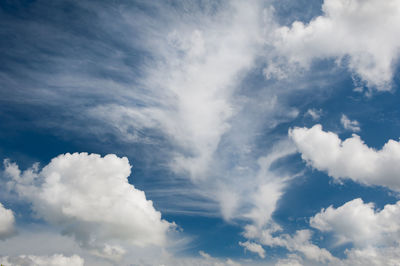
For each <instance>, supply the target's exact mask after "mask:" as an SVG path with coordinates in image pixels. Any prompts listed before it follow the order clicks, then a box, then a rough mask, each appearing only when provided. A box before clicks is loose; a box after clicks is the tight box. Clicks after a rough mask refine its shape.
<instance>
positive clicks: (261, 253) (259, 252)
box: [239, 241, 265, 258]
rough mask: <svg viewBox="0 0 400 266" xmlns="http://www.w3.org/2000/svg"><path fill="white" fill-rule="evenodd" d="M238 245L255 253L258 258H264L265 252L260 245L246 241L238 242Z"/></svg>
mask: <svg viewBox="0 0 400 266" xmlns="http://www.w3.org/2000/svg"><path fill="white" fill-rule="evenodd" d="M239 245H240V246H242V247H244V249H245V250H248V251H250V252H254V253H256V254H257V255H258V256H260V258H265V250H264V249H263V247H262V246H261V245H260V244H257V243H254V242H250V241H246V242H239Z"/></svg>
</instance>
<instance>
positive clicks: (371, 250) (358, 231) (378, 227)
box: [310, 198, 400, 265]
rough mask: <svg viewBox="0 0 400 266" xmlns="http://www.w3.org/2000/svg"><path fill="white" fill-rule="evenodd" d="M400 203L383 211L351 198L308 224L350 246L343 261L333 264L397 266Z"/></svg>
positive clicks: (399, 259) (399, 246)
mask: <svg viewBox="0 0 400 266" xmlns="http://www.w3.org/2000/svg"><path fill="white" fill-rule="evenodd" d="M399 219H400V201H399V202H397V203H396V204H387V205H385V206H384V208H383V209H382V210H378V209H376V208H375V206H374V204H372V203H364V202H363V201H362V200H361V199H359V198H358V199H354V200H352V201H349V202H347V203H345V204H344V205H342V206H340V207H338V208H334V207H332V206H330V207H328V208H326V209H322V210H321V212H319V213H318V214H316V215H315V216H314V217H312V218H311V219H310V225H311V226H312V227H314V228H316V229H318V230H320V231H322V232H328V233H331V234H333V236H334V237H335V238H336V245H340V244H344V243H350V244H352V246H353V248H351V249H349V250H348V249H347V250H346V251H345V254H346V258H345V259H342V260H341V261H336V263H335V264H333V265H398V264H399V263H400V255H399V254H400V242H399V239H400V225H399V223H398V221H399Z"/></svg>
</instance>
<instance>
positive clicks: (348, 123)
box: [340, 114, 361, 132]
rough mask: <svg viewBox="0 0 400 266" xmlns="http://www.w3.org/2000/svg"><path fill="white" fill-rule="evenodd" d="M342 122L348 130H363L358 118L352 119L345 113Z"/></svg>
mask: <svg viewBox="0 0 400 266" xmlns="http://www.w3.org/2000/svg"><path fill="white" fill-rule="evenodd" d="M340 123H342V126H343V127H344V128H345V129H347V130H351V131H354V132H358V131H360V130H361V129H360V123H359V122H358V121H357V120H350V119H349V118H348V117H347V115H345V114H342V117H341V118H340Z"/></svg>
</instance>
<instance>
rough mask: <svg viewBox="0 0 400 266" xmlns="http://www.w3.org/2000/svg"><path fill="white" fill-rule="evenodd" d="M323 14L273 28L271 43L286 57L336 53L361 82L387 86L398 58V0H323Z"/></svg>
mask: <svg viewBox="0 0 400 266" xmlns="http://www.w3.org/2000/svg"><path fill="white" fill-rule="evenodd" d="M322 11H323V14H322V15H321V16H318V17H316V18H314V19H313V20H311V21H310V22H309V23H308V24H304V23H302V22H300V21H295V22H294V23H293V24H292V25H291V27H281V28H279V29H278V30H277V31H276V38H277V40H276V42H275V47H276V48H277V49H278V50H279V51H280V53H281V54H283V55H284V56H286V57H287V58H288V59H289V60H290V61H291V62H296V63H299V64H300V65H302V66H308V64H309V63H310V61H311V60H312V59H315V58H321V59H323V58H338V59H339V60H338V61H339V63H340V62H343V61H344V62H346V64H347V65H348V67H349V69H350V70H351V71H353V72H354V73H355V74H356V75H358V76H359V77H360V78H361V79H362V80H363V81H365V82H366V84H367V86H368V87H370V88H372V87H375V88H377V89H378V90H389V89H390V88H391V81H392V78H393V71H394V68H395V65H396V63H397V60H398V56H399V51H400V41H399V39H398V38H397V36H398V35H399V34H400V1H399V0H388V1H384V2H382V1H380V0H325V1H324V3H323V5H322Z"/></svg>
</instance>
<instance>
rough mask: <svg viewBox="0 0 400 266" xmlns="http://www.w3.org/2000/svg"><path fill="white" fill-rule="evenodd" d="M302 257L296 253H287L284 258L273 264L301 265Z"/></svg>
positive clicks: (278, 265) (280, 265)
mask: <svg viewBox="0 0 400 266" xmlns="http://www.w3.org/2000/svg"><path fill="white" fill-rule="evenodd" d="M301 261H302V259H301V258H300V257H299V256H297V255H296V254H289V255H288V257H287V258H285V259H279V260H278V261H277V263H276V264H275V266H302V265H303V264H302V263H301Z"/></svg>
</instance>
